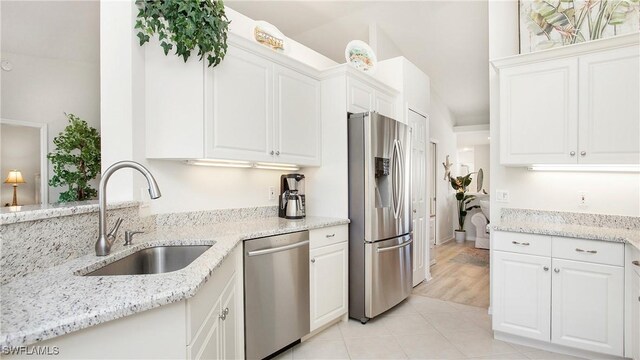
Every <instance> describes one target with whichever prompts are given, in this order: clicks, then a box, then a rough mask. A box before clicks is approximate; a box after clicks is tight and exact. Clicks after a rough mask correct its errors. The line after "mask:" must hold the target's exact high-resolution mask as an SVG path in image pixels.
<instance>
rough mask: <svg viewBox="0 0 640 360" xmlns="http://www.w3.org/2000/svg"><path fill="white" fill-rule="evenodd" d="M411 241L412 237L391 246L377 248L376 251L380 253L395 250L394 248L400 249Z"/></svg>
mask: <svg viewBox="0 0 640 360" xmlns="http://www.w3.org/2000/svg"><path fill="white" fill-rule="evenodd" d="M412 242H413V239H411V240H409V241H405V242H403V243H402V244H400V245H393V246H388V247H385V248H378V249H377V250H376V251H377V252H379V253H381V252H385V251H391V250H396V249H400V248H403V247H405V246H407V245H409V244H411V243H412Z"/></svg>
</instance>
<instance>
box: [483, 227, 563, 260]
mask: <svg viewBox="0 0 640 360" xmlns="http://www.w3.org/2000/svg"><path fill="white" fill-rule="evenodd" d="M492 236H493V249H494V250H502V251H509V252H515V253H521V254H530V255H540V256H551V237H550V236H545V235H537V234H521V233H513V232H503V231H497V232H494V233H493V235H492Z"/></svg>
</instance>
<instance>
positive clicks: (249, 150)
mask: <svg viewBox="0 0 640 360" xmlns="http://www.w3.org/2000/svg"><path fill="white" fill-rule="evenodd" d="M206 74H207V76H206V80H205V106H206V109H205V119H206V122H205V133H206V137H205V144H206V150H207V152H206V155H207V157H208V158H217V159H233V160H255V161H270V160H271V155H269V153H270V152H271V151H272V150H273V143H272V142H273V140H272V138H273V110H272V105H273V74H272V63H271V61H269V60H267V59H265V58H262V57H260V56H258V55H256V54H253V53H250V52H248V51H245V50H242V49H239V48H236V47H232V46H230V47H229V50H228V52H227V55H226V57H225V59H224V61H223V62H222V63H220V65H218V66H216V68H215V69H213V70H212V69H209V68H207V70H206ZM175 121H178V122H179V121H180V119H175Z"/></svg>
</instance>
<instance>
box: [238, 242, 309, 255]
mask: <svg viewBox="0 0 640 360" xmlns="http://www.w3.org/2000/svg"><path fill="white" fill-rule="evenodd" d="M308 244H309V240H305V241H300V242H297V243H295V244H290V245H285V246H279V247H274V248H270V249H264V250H254V251H249V252H247V256H260V255H267V254H273V253H277V252H280V251H285V250H290V249H295V248H299V247H302V246H305V245H308Z"/></svg>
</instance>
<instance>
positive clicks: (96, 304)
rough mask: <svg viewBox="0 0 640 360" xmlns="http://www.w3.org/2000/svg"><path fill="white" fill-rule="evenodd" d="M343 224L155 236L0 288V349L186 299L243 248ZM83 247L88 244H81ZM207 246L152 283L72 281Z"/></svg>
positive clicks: (190, 229) (233, 225) (150, 278)
mask: <svg viewBox="0 0 640 360" xmlns="http://www.w3.org/2000/svg"><path fill="white" fill-rule="evenodd" d="M347 223H349V220H347V219H335V218H321V217H307V218H306V219H304V220H296V221H289V220H284V219H280V218H273V217H271V218H264V219H253V220H246V221H239V222H227V223H220V224H215V225H209V226H195V227H194V226H184V227H167V228H162V227H160V228H158V230H157V231H154V232H150V233H148V234H144V235H140V236H139V237H138V238H136V241H135V244H134V245H133V246H132V247H129V248H126V249H122V248H120V249H121V250H119V251H117V252H114V253H113V254H111V255H109V256H107V257H104V258H98V257H96V256H94V255H87V256H83V257H79V258H76V259H73V260H71V261H68V262H66V263H63V264H61V265H59V266H55V267H53V268H49V269H47V270H44V271H39V272H36V273H33V274H31V275H28V276H25V277H22V278H19V279H17V280H15V281H12V282H10V283H7V284H6V285H3V286H2V287H1V288H0V294H1V304H2V309H1V310H0V315H1V320H0V347H4V346H22V345H29V344H33V343H35V342H37V341H41V340H46V339H50V338H53V337H56V336H60V335H64V334H67V333H70V332H73V331H77V330H81V329H84V328H87V327H90V326H93V325H97V324H100V323H103V322H106V321H110V320H114V319H118V318H121V317H124V316H128V315H132V314H135V313H138V312H141V311H144V310H149V309H152V308H156V307H159V306H162V305H166V304H169V303H173V302H177V301H181V300H184V299H187V298H189V297H192V296H193V295H195V294H196V292H197V291H198V290H199V289H200V287H201V286H202V285H203V284H204V283H205V282H206V281H207V280H208V279H209V277H211V275H212V274H214V273H215V269H216V268H217V267H218V266H219V265H220V264H221V263H222V260H223V259H224V258H225V257H226V256H227V255H228V254H229V253H230V252H231V251H232V250H233V249H234V247H235V246H236V245H238V243H240V242H241V241H243V240H247V239H253V238H258V237H263V236H271V235H277V234H284V233H289V232H295V231H303V230H309V229H317V228H322V227H327V226H334V225H342V224H347ZM87 241H92V240H91V239H87ZM158 245H213V246H212V247H211V248H210V249H209V250H207V251H206V252H205V253H204V254H202V255H201V256H200V257H199V258H197V259H196V260H195V261H194V262H193V263H191V264H190V265H189V266H187V267H186V268H184V269H182V270H178V271H174V272H170V273H165V274H154V275H133V276H125V275H120V276H86V277H83V276H79V275H78V274H86V273H88V272H90V271H92V270H94V269H97V268H99V267H102V266H104V265H106V264H108V263H111V262H114V261H116V260H118V259H121V258H123V257H125V256H127V255H129V254H131V253H133V252H135V251H138V250H140V249H144V248H148V247H153V246H158Z"/></svg>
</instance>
